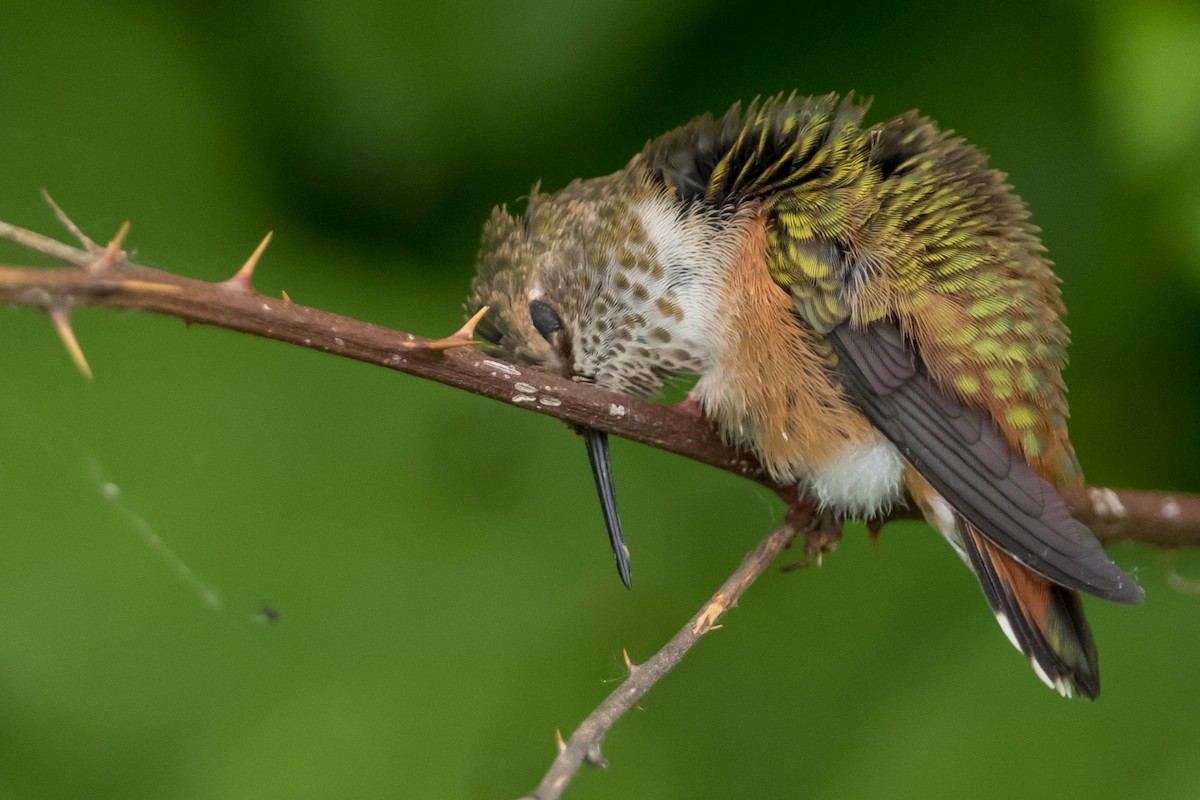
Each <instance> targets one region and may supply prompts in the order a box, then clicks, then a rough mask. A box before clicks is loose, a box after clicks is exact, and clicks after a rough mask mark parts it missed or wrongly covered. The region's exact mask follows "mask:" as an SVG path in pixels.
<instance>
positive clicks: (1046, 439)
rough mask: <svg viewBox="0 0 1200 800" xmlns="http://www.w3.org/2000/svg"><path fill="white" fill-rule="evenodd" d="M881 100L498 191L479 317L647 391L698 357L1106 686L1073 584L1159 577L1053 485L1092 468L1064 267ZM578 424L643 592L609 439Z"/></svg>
mask: <svg viewBox="0 0 1200 800" xmlns="http://www.w3.org/2000/svg"><path fill="white" fill-rule="evenodd" d="M868 105H869V101H863V100H860V99H858V98H856V97H855V96H854V95H853V93H852V94H850V95H848V96H847V97H845V98H839V96H838V95H836V94H830V95H825V96H816V97H799V96H797V95H795V94H792V95H790V96H785V95H777V96H774V97H770V98H768V99H766V100H764V101H761V102H760V101H755V102H752V103H750V104H749V105H748V106H746V107H745V108H742V106H741V105H740V104H739V105H734V106H733V107H732V108H731V109H730V110H729V111H728V112H727V113H725V114H724V115H721V116H719V117H713V116H712V115H704V116H701V117H698V118H696V119H694V120H692V121H691V122H689V123H688V124H686V125H684V126H682V127H680V128H677V129H675V130H672V131H670V132H668V133H666V134H664V135H662V136H660V137H659V138H657V139H654V140H652V141H650V142H648V143H647V144H646V145H645V147H644V148H643V149H642V150H641V152H639V153H638V154H637V155H635V156H634V157H633V158H632V159H631V160H630V161H629V163H628V164H627V165H626V166H625V168H624V169H622V170H620V171H618V172H616V173H613V174H612V175H608V176H606V177H599V178H593V179H590V180H577V181H575V182H573V183H571V184H569V185H568V186H566V187H565V188H563V189H562V190H560V191H558V192H557V193H552V194H551V193H544V192H542V191H540V189H539V188H538V187H537V186H535V187H534V189H533V190H532V192H531V194H530V195H529V198H528V202H527V205H526V207H525V209H524V213H523V214H514V213H512V212H510V211H508V209H507V208H506V207H504V206H501V207H498V208H496V209H495V210H494V211H493V213H492V215H491V218H490V219H489V220H488V222H487V223H486V224H485V226H484V229H483V237H482V245H481V249H480V255H479V260H478V269H477V274H476V276H475V279H474V281H473V283H472V287H471V294H470V298H469V300H468V303H467V309H468V311H469V312H470V313H473V314H475V313H480V312H483V316H482V317H481V319H480V321H479V324H478V325H477V327H476V328H475V333H476V336H477V337H478V338H479V339H480V340H481V344H482V345H483V346H484V347H487V348H489V350H490V351H491V352H493V353H495V354H497V355H499V356H501V357H505V358H508V359H509V360H511V361H514V362H517V363H522V364H526V365H530V366H532V367H535V368H539V369H543V370H549V371H552V372H555V373H558V374H560V375H563V376H566V377H568V378H571V379H573V380H575V381H579V382H583V383H591V384H596V385H599V386H602V387H604V388H606V389H610V390H614V391H617V392H622V393H626V394H629V395H632V396H636V397H641V398H654V397H656V396H658V394H659V392H660V390H661V388H662V387H663V385H664V382H666V381H668V380H670V379H671V378H673V377H675V376H681V375H691V376H696V378H697V380H696V382H695V384H694V386H693V388H692V389H691V391H690V393H689V397H690V399H691V400H693V401H694V402H696V403H697V404H698V405H699V407H700V409H701V410H702V412H703V414H704V416H705V417H706V418H707V419H708V420H709V421H711V423H712V424H714V425H715V426H716V428H717V429H718V430H719V431H720V433H721V435H722V436H723V437H724V439H725V440H726V441H727V442H729V443H731V444H733V445H736V446H737V447H739V448H741V449H743V450H744V451H749V452H751V453H753V454H754V456H756V457H757V459H758V460H759V462H760V463H761V464H762V466H763V467H764V468H765V469H766V470H767V472H768V473H769V474H770V476H771V477H772V478H773V479H774V480H775V481H776V482H778V483H781V484H784V485H795V486H796V487H798V489H800V490H802V491H803V492H806V493H808V494H809V495H810V496H811V497H813V498H815V500H816V501H817V503H818V504H819V507H820V508H821V509H822V510H823V511H824V512H826V513H832V514H833V515H835V516H836V517H837V518H838V519H854V518H857V519H870V518H873V517H877V516H879V515H881V514H884V513H886V512H887V511H888V510H889V509H890V508H891V507H893V506H894V505H895V504H897V503H902V502H906V497H907V498H911V499H912V501H913V502H915V503H916V504H917V506H918V507H919V508H920V509H921V511H922V512H923V514H924V516H925V518H926V520H928V522H929V523H930V525H932V527H933V528H934V529H936V530H937V531H938V532H939V533H940V534H941V535H942V536H943V537H944V538H945V539H946V541H947V542H949V544H950V545H951V546H952V547H953V548H954V550H955V552H957V553H958V555H959V557H960V558H961V559H962V561H963V562H964V563H965V564H966V566H967V568H968V569H970V570H971V572H972V573H973V574H974V575H975V577H976V578H977V579H978V581H979V583H980V585H981V587H982V589H983V595H984V597H985V599H986V600H987V603H988V605H989V606H990V607H991V610H992V612H993V613H994V614H995V616H996V619H997V620H998V622H999V624H1000V627H1001V629H1002V630H1003V632H1004V633H1005V635H1006V636H1007V637H1008V639H1009V640H1010V641H1011V642H1012V644H1013V645H1014V646H1015V647H1016V648H1017V649H1018V650H1020V651H1021V652H1022V653H1023V654H1024V655H1025V656H1026V657H1027V658H1028V659H1029V661H1030V663H1031V665H1032V667H1033V670H1034V672H1035V673H1036V674H1037V676H1038V677H1039V678H1041V680H1042V681H1043V682H1044V683H1046V684H1047V685H1048V686H1050V687H1051V688H1052V689H1055V690H1057V691H1058V692H1059V693H1060V694H1062V695H1063V696H1068V697H1069V696H1071V695H1072V694H1074V693H1078V694H1080V695H1082V696H1085V697H1089V698H1094V697H1096V696H1097V694H1098V693H1099V690H1100V677H1099V662H1098V656H1097V651H1096V646H1095V643H1094V640H1093V637H1092V632H1091V629H1090V628H1089V626H1088V623H1087V620H1086V619H1085V617H1084V612H1083V606H1082V603H1081V600H1080V595H1079V593H1080V592H1083V593H1087V594H1090V595H1094V596H1096V597H1100V598H1103V599H1105V600H1109V601H1112V602H1115V603H1123V604H1132V603H1138V602H1140V601H1141V599H1142V594H1143V592H1142V589H1141V588H1140V587H1139V586H1138V585H1137V584H1135V583H1134V581H1133V580H1132V579H1131V578H1130V576H1129V575H1127V574H1126V573H1125V572H1123V571H1122V570H1121V569H1120V568H1119V567H1118V566H1116V565H1115V564H1114V563H1113V562H1112V561H1110V560H1109V558H1108V556H1107V555H1106V554H1105V552H1104V550H1103V548H1102V547H1101V545H1100V543H1099V542H1098V541H1097V539H1096V538H1095V536H1094V535H1093V534H1092V532H1091V531H1090V530H1088V528H1087V527H1085V526H1084V525H1083V524H1082V523H1080V522H1078V521H1076V520H1075V519H1074V518H1073V517H1072V516H1071V515H1070V513H1069V512H1068V510H1067V507H1066V505H1065V504H1064V502H1063V500H1062V499H1061V497H1060V495H1059V494H1058V492H1057V491H1056V487H1069V486H1080V485H1082V483H1083V474H1082V471H1081V469H1080V465H1079V461H1078V460H1077V458H1076V455H1075V451H1074V448H1073V447H1072V445H1071V442H1070V439H1069V438H1068V434H1067V403H1066V398H1065V392H1066V387H1065V384H1064V382H1063V378H1062V370H1063V367H1064V366H1065V365H1066V361H1067V357H1066V348H1067V344H1068V339H1069V335H1068V332H1067V328H1066V326H1065V325H1064V323H1063V321H1062V316H1063V314H1064V313H1065V308H1064V305H1063V301H1062V296H1061V292H1060V290H1059V286H1058V283H1059V281H1058V278H1057V277H1056V275H1055V273H1054V272H1053V270H1052V269H1051V265H1050V262H1049V261H1047V259H1046V257H1045V250H1044V248H1043V246H1042V244H1041V243H1040V241H1039V239H1038V232H1039V230H1038V228H1036V227H1034V226H1033V225H1032V224H1031V223H1030V222H1029V220H1028V218H1029V213H1028V211H1027V209H1026V207H1025V205H1024V203H1023V202H1022V201H1021V200H1020V199H1019V198H1018V197H1017V195H1016V194H1014V192H1013V190H1012V187H1011V186H1009V185H1008V184H1007V182H1006V180H1007V178H1006V176H1005V175H1004V174H1003V173H1001V172H999V171H997V170H995V169H992V168H990V167H989V166H988V163H987V158H986V156H984V155H983V153H982V152H981V151H980V150H978V149H977V148H975V147H974V146H972V145H971V144H968V143H967V142H966V141H965V140H964V139H962V138H959V137H957V136H954V135H953V132H952V131H943V130H940V129H939V128H938V126H937V124H936V123H934V122H933V121H932V120H930V119H928V118H926V117H923V116H921V115H920V114H918V113H917V112H915V111H913V112H909V113H906V114H903V115H901V116H898V117H895V118H893V119H890V120H887V121H886V122H881V123H878V124H874V125H870V126H867V125H866V124H865V123H864V117H865V115H866V112H867V108H868ZM485 308H486V309H487V310H486V312H484V309H485ZM582 433H583V435H584V439H585V441H586V445H587V451H588V455H589V460H590V463H591V466H592V470H593V473H594V477H595V481H596V485H597V489H598V492H599V495H600V500H601V507H602V510H603V515H604V519H605V522H606V527H607V529H608V534H609V539H610V543H611V545H612V549H613V553H614V557H615V559H616V563H617V568H618V571H619V573H620V575H621V578H622V580H623V581H624V582H625V584H626V586H628V585H629V558H628V550H627V548H626V547H625V543H624V539H623V533H622V528H621V521H620V517H619V515H618V512H617V505H616V499H615V493H614V489H613V479H612V472H611V469H610V465H609V453H608V440H607V438H606V435H605V434H604V433H603V432H600V431H596V430H593V429H587V428H585V429H583V431H582Z"/></svg>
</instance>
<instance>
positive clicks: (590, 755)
mask: <svg viewBox="0 0 1200 800" xmlns="http://www.w3.org/2000/svg"><path fill="white" fill-rule="evenodd" d="M583 760H584V761H586V762H587V763H589V764H591V765H592V766H593V767H600V768H601V769H606V768H607V767H608V759H607V758H605V757H604V754H603V753H601V752H600V743H599V742H597V743H596V744H594V745H592V746H591V747H589V748H588V750H587V755H585V756H584V757H583Z"/></svg>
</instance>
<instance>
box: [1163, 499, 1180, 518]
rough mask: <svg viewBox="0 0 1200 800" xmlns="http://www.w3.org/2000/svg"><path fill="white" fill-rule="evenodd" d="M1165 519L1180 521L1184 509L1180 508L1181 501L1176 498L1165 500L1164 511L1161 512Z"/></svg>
mask: <svg viewBox="0 0 1200 800" xmlns="http://www.w3.org/2000/svg"><path fill="white" fill-rule="evenodd" d="M1160 513H1161V514H1162V515H1163V518H1164V519H1179V515H1180V513H1182V509H1180V508H1179V501H1178V500H1176V499H1175V498H1174V497H1168V498H1167V499H1165V500H1163V504H1162V511H1161V512H1160Z"/></svg>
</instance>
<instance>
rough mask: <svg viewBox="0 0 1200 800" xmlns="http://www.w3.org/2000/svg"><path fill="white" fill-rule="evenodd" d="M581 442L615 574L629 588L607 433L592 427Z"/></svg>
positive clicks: (627, 559)
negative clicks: (585, 445)
mask: <svg viewBox="0 0 1200 800" xmlns="http://www.w3.org/2000/svg"><path fill="white" fill-rule="evenodd" d="M583 439H584V441H585V442H587V451H588V461H590V462H591V464H592V477H594V478H595V479H596V491H597V492H599V493H600V508H601V509H603V510H604V524H605V525H607V526H608V541H609V543H610V544H611V545H612V551H613V556H614V557H615V558H616V559H617V572H619V573H620V575H621V581H622V582H623V583H624V584H625V588H626V589H628V588H630V585H629V548H628V547H626V546H625V537H624V536H623V535H622V534H621V516H620V514H618V513H617V495H616V493H615V492H614V491H613V479H612V467H611V465H610V464H609V460H608V434H607V433H605V432H604V431H598V430H596V429H595V428H584V429H583Z"/></svg>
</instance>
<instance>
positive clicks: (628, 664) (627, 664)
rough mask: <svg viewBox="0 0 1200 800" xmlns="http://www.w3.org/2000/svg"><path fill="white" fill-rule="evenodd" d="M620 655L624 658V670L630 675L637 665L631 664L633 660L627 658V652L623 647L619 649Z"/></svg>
mask: <svg viewBox="0 0 1200 800" xmlns="http://www.w3.org/2000/svg"><path fill="white" fill-rule="evenodd" d="M621 655H622V656H624V658H625V669H627V670H628V671H629V674H630V675H632V674H633V671H634V670H635V669H637V668H638V665H637V664H635V663H633V660H632V659H630V658H629V651H628V650H626V649H625V648H624V647H622V648H621Z"/></svg>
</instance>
